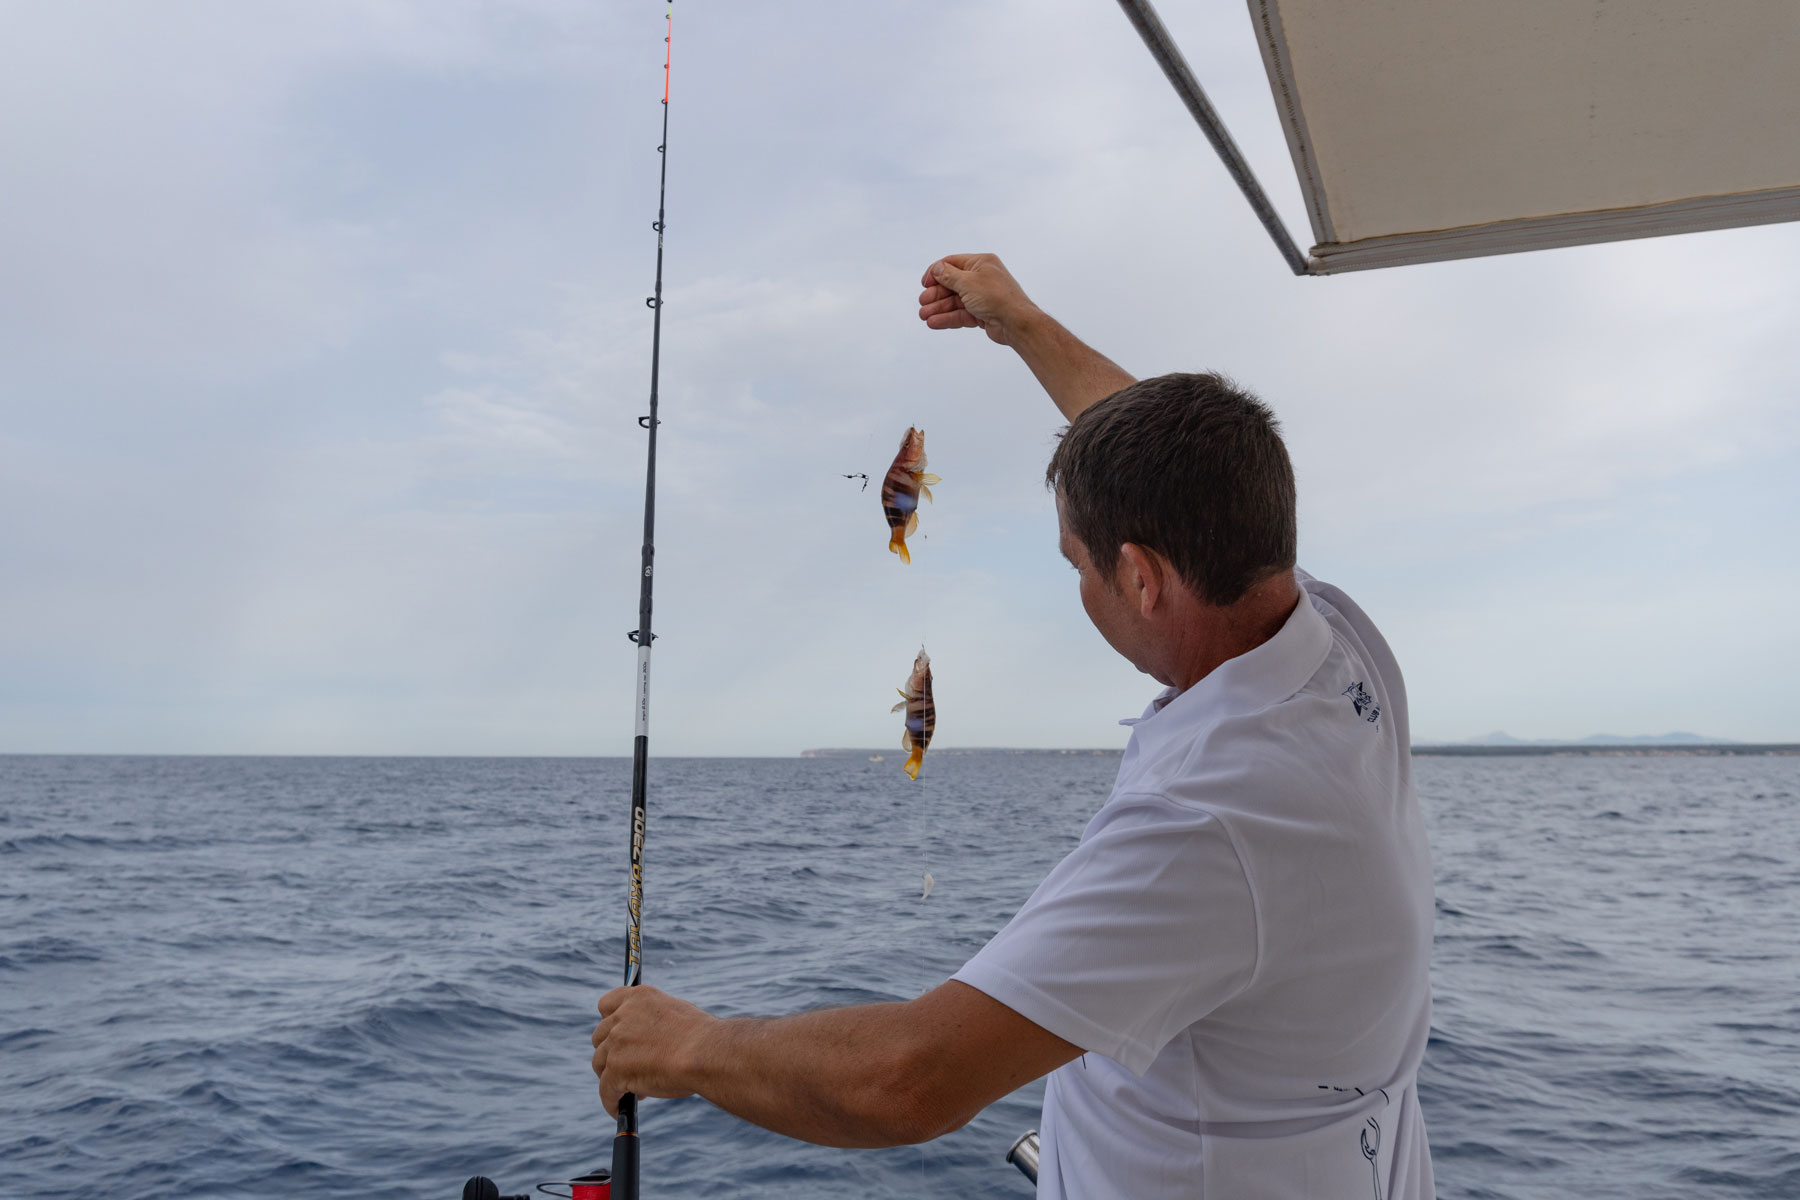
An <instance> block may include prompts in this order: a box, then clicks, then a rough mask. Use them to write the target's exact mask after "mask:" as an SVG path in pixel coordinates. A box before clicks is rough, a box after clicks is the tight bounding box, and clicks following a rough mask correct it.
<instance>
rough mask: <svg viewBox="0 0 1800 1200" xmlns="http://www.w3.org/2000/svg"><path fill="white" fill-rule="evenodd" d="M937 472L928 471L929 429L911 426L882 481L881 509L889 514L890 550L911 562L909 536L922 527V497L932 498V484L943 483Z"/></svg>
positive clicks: (903, 559)
mask: <svg viewBox="0 0 1800 1200" xmlns="http://www.w3.org/2000/svg"><path fill="white" fill-rule="evenodd" d="M941 482H943V481H942V480H940V479H939V478H938V477H937V476H936V475H927V474H926V473H925V432H924V430H921V429H914V428H912V427H911V426H908V427H907V430H906V436H905V437H903V438H901V439H900V453H898V454H896V455H894V465H893V466H891V467H889V468H888V472H887V477H886V478H884V479H883V480H882V481H881V511H882V512H883V513H884V514H886V516H887V523H888V531H889V536H888V549H889V550H891V551H893V552H894V553H895V554H898V555H899V556H900V559H901V561H902V562H911V561H912V555H910V554H908V553H907V552H906V538H907V535H909V534H911V533H912V532H913V531H914V530H915V529H917V528H918V527H919V497H920V496H921V495H923V496H924V497H925V498H926V499H927V500H929V499H931V485H932V484H934V483H941Z"/></svg>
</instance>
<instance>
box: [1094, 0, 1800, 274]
mask: <svg viewBox="0 0 1800 1200" xmlns="http://www.w3.org/2000/svg"><path fill="white" fill-rule="evenodd" d="M1119 3H1120V5H1121V6H1122V7H1123V8H1124V9H1125V11H1126V14H1127V15H1128V16H1129V17H1130V18H1131V19H1132V22H1133V24H1135V25H1136V26H1137V28H1138V32H1139V33H1140V34H1142V35H1143V37H1144V40H1145V43H1146V44H1147V45H1148V46H1149V47H1150V50H1151V53H1152V54H1153V55H1155V56H1156V58H1157V60H1158V62H1159V64H1160V65H1161V66H1162V68H1163V70H1164V72H1165V74H1167V75H1168V76H1169V79H1170V81H1171V82H1172V83H1173V84H1174V85H1175V88H1176V91H1177V92H1178V93H1180V94H1181V95H1182V99H1183V100H1184V102H1186V103H1187V105H1188V108H1189V110H1190V111H1191V112H1193V113H1194V116H1195V118H1196V119H1197V120H1199V121H1200V123H1201V125H1202V127H1203V128H1206V129H1207V133H1208V136H1209V137H1210V138H1212V140H1213V143H1214V146H1215V148H1217V149H1218V150H1219V152H1220V154H1221V156H1222V157H1224V158H1225V160H1226V164H1227V166H1228V168H1230V169H1231V171H1232V174H1233V176H1234V177H1236V178H1237V179H1238V182H1239V185H1240V186H1242V187H1244V190H1245V194H1246V195H1247V196H1248V197H1249V198H1250V200H1251V203H1252V205H1254V206H1257V209H1258V213H1259V215H1260V216H1261V217H1262V219H1263V223H1264V225H1265V226H1266V227H1268V228H1269V232H1270V234H1271V236H1273V237H1275V239H1276V242H1277V245H1278V246H1281V249H1282V253H1283V255H1284V257H1286V258H1287V260H1288V263H1289V265H1290V266H1291V267H1293V268H1294V269H1295V271H1296V272H1297V273H1305V274H1313V275H1323V274H1331V273H1333V272H1338V271H1354V270H1362V269H1366V268H1370V267H1389V266H1399V265H1401V264H1405V263H1420V262H1432V261H1438V260H1443V259H1455V258H1472V257H1476V256H1478V255H1484V254H1507V253H1511V252H1514V251H1519V250H1538V249H1545V248H1548V247H1553V246H1574V245H1583V244H1587V243H1590V242H1604V241H1616V240H1620V239H1625V238H1636V237H1652V236H1656V235H1660V234H1669V233H1686V232H1690V231H1694V230H1702V229H1723V228H1728V227H1732V226H1739V225H1759V224H1766V223H1772V222H1777V221H1791V220H1794V219H1795V218H1800V3H1796V0H1610V2H1609V0H1359V2H1355V3H1349V2H1346V0H1249V6H1250V16H1251V19H1252V22H1253V23H1254V25H1255V29H1256V36H1257V40H1258V41H1259V43H1260V44H1261V47H1262V54H1263V61H1264V65H1265V66H1266V68H1267V70H1268V76H1269V85H1270V88H1271V90H1272V91H1273V93H1274V99H1275V107H1276V111H1277V112H1278V113H1279V114H1280V118H1281V122H1282V125H1283V126H1284V128H1285V130H1286V133H1287V141H1288V146H1289V149H1290V150H1291V152H1292V155H1293V161H1294V170H1295V174H1296V176H1297V177H1298V179H1299V184H1300V190H1301V192H1302V194H1303V195H1304V197H1305V202H1306V212H1307V216H1308V218H1309V219H1310V221H1311V224H1312V233H1313V241H1314V243H1315V244H1314V246H1313V248H1312V251H1311V253H1310V254H1307V255H1301V254H1300V253H1299V251H1298V249H1297V247H1295V246H1294V244H1293V241H1292V238H1291V237H1289V236H1288V234H1287V231H1286V230H1285V229H1284V228H1282V227H1281V221H1280V219H1279V217H1277V216H1276V215H1275V213H1274V211H1273V208H1272V207H1271V206H1269V205H1268V202H1267V198H1266V197H1265V196H1263V194H1262V190H1261V188H1260V187H1258V186H1256V181H1255V179H1254V178H1253V177H1252V176H1251V175H1250V172H1249V168H1248V166H1247V164H1245V163H1244V162H1243V159H1242V156H1241V155H1240V154H1238V153H1237V150H1236V147H1235V146H1234V145H1232V144H1231V139H1230V135H1229V134H1228V133H1226V132H1225V130H1224V127H1223V125H1222V124H1219V123H1218V118H1217V115H1216V114H1215V113H1212V110H1211V105H1210V104H1208V103H1207V102H1206V98H1205V95H1204V93H1203V92H1201V91H1200V87H1199V84H1198V82H1197V81H1195V80H1194V79H1193V76H1192V73H1191V72H1190V71H1189V70H1188V68H1187V65H1186V64H1185V62H1183V61H1182V60H1181V54H1180V51H1179V49H1177V48H1176V47H1175V45H1174V42H1173V40H1172V39H1170V38H1169V35H1168V32H1167V30H1166V29H1165V28H1164V27H1163V26H1162V23H1161V21H1160V20H1158V19H1157V16H1156V13H1155V12H1154V10H1153V9H1152V8H1151V6H1150V4H1149V3H1148V2H1147V0H1119ZM1209 118H1210V121H1211V122H1212V124H1213V125H1214V126H1216V128H1209V127H1208V121H1209ZM1234 156H1235V161H1234ZM1283 239H1286V242H1287V244H1286V245H1282V242H1283Z"/></svg>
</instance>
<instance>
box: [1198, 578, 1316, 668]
mask: <svg viewBox="0 0 1800 1200" xmlns="http://www.w3.org/2000/svg"><path fill="white" fill-rule="evenodd" d="M1300 599H1301V597H1300V586H1299V585H1298V584H1297V583H1295V581H1294V574H1293V572H1292V571H1282V572H1279V573H1277V574H1275V575H1271V576H1269V578H1267V579H1265V580H1263V581H1262V582H1261V583H1259V584H1257V585H1256V586H1255V587H1253V588H1251V589H1250V590H1249V591H1248V592H1245V593H1244V595H1243V597H1242V598H1241V599H1239V600H1238V602H1237V603H1235V604H1230V605H1226V606H1223V607H1219V606H1214V605H1208V606H1203V607H1199V608H1198V609H1197V611H1196V612H1194V613H1193V614H1191V615H1189V616H1188V617H1187V619H1185V620H1184V621H1183V622H1182V625H1183V629H1182V633H1181V636H1180V637H1179V638H1178V640H1177V642H1176V644H1175V645H1174V646H1173V647H1172V653H1171V655H1170V659H1171V662H1172V668H1173V669H1172V670H1171V672H1170V680H1169V682H1170V683H1171V684H1172V686H1174V687H1175V689H1176V690H1177V691H1182V692H1185V691H1187V690H1188V689H1189V688H1191V687H1193V686H1194V685H1195V684H1196V683H1199V682H1200V681H1201V680H1202V679H1205V678H1206V677H1207V676H1208V675H1210V674H1212V673H1213V672H1214V671H1215V670H1217V669H1218V668H1219V667H1220V665H1222V664H1223V663H1226V662H1229V661H1230V660H1232V659H1234V658H1236V657H1238V656H1239V655H1241V654H1248V653H1250V651H1252V650H1254V649H1256V648H1257V647H1258V646H1260V645H1262V644H1263V643H1264V642H1266V641H1268V640H1269V639H1270V638H1272V637H1274V636H1275V635H1276V634H1277V633H1280V632H1281V627H1282V626H1283V625H1285V624H1287V619H1288V618H1289V617H1290V616H1292V615H1293V613H1294V606H1295V605H1296V604H1298V603H1300Z"/></svg>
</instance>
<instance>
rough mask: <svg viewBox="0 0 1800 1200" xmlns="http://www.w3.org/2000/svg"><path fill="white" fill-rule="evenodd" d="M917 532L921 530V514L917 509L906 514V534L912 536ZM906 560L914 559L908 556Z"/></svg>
mask: <svg viewBox="0 0 1800 1200" xmlns="http://www.w3.org/2000/svg"><path fill="white" fill-rule="evenodd" d="M917 532H919V514H918V512H917V511H916V510H915V511H913V512H910V513H908V514H907V516H906V536H907V537H911V536H912V535H913V534H915V533H917ZM906 561H907V562H911V561H912V559H911V558H908V559H907V560H906Z"/></svg>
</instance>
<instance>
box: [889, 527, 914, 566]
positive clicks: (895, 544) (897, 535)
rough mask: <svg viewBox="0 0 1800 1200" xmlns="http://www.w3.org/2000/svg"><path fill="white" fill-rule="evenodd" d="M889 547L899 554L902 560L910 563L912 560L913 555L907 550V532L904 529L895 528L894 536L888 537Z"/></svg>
mask: <svg viewBox="0 0 1800 1200" xmlns="http://www.w3.org/2000/svg"><path fill="white" fill-rule="evenodd" d="M888 549H889V550H891V551H893V552H894V553H895V554H898V555H899V556H900V561H901V562H904V563H909V562H911V561H912V555H910V554H908V553H907V552H906V533H905V532H904V531H902V530H899V529H896V530H894V536H892V537H890V538H889V539H888Z"/></svg>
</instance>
